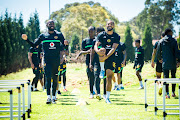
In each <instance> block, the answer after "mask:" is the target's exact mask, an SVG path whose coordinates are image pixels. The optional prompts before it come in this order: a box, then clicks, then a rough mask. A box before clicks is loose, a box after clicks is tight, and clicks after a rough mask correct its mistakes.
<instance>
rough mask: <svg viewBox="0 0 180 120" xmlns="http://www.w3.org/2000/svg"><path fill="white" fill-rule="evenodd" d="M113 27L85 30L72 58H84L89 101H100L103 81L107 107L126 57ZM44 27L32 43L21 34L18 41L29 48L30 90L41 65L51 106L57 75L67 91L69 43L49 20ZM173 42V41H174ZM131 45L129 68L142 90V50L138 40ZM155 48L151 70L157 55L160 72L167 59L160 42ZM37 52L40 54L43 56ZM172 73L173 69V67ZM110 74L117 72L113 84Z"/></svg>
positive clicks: (119, 80)
mask: <svg viewBox="0 0 180 120" xmlns="http://www.w3.org/2000/svg"><path fill="white" fill-rule="evenodd" d="M114 24H115V23H114V22H113V21H111V20H109V21H107V24H106V29H107V30H106V31H105V30H104V28H103V27H98V28H97V29H96V28H95V27H92V26H91V27H89V29H88V32H89V38H86V39H84V40H83V41H82V51H81V52H80V53H79V54H78V56H77V57H76V59H78V58H79V56H80V55H86V66H87V70H86V72H87V76H88V80H89V86H90V97H89V98H90V99H92V98H94V94H96V98H97V99H99V100H101V94H100V80H101V79H104V95H103V98H104V99H105V101H106V103H107V104H111V101H110V99H109V97H110V93H111V89H112V80H113V81H114V84H115V86H114V89H113V90H120V89H124V87H123V85H122V70H123V67H124V66H125V65H126V58H127V54H126V50H125V49H126V46H125V44H124V43H122V42H120V36H119V35H118V34H117V33H116V32H114V30H113V29H114V26H115V25H114ZM47 28H48V32H46V33H43V34H41V35H39V37H38V38H37V39H36V40H35V42H34V43H33V42H31V41H30V40H29V39H28V37H27V35H26V34H23V35H22V38H23V39H24V40H26V41H27V42H28V43H29V44H30V45H31V46H32V47H31V49H30V52H29V54H28V56H29V57H28V58H29V61H30V63H31V67H32V68H33V72H34V74H35V78H34V79H33V82H32V84H34V85H35V89H34V90H35V91H36V90H37V88H36V87H37V81H38V79H42V77H41V75H40V74H39V72H37V71H39V70H40V71H43V69H39V67H38V66H41V67H40V68H42V65H43V68H44V73H45V81H46V85H45V86H46V89H47V97H48V98H47V102H46V103H47V104H50V103H53V104H55V103H56V102H55V101H56V94H57V93H58V88H60V85H61V84H59V85H58V84H57V81H61V75H63V81H64V91H67V90H66V88H65V81H66V75H65V73H66V72H65V71H66V64H65V63H66V55H68V54H69V50H68V44H69V43H68V41H67V40H65V39H64V36H63V34H62V33H60V32H57V31H56V30H55V26H54V21H53V20H49V21H48V22H47ZM169 34H171V33H170V32H169V31H168V32H167V30H166V31H165V36H164V37H163V38H162V40H161V41H163V39H165V40H164V41H168V40H169V39H173V38H172V35H169ZM170 36H171V37H170ZM165 37H166V38H165ZM173 40H174V41H175V39H173ZM174 44H176V45H177V41H176V43H175V42H173V45H174ZM37 46H39V47H37ZM135 46H136V49H135V62H134V67H133V68H134V69H136V75H137V77H138V79H139V83H140V87H139V89H144V86H143V83H142V77H141V70H142V67H143V65H144V49H143V48H142V47H141V46H140V40H135ZM156 46H158V47H154V51H153V57H152V67H154V59H155V56H157V61H160V62H161V63H162V65H161V67H162V69H163V68H164V66H165V65H166V64H167V63H165V64H163V63H164V62H167V60H166V59H168V57H165V58H164V56H166V55H164V54H163V53H164V49H165V48H164V43H163V42H159V43H158V45H157V43H156ZM166 47H167V46H166ZM170 48H171V49H173V50H174V48H176V47H174V46H173V47H170ZM156 49H157V53H156ZM173 50H172V51H173ZM177 50H178V48H177ZM177 50H175V51H176V53H172V55H174V54H175V61H176V58H178V56H177V55H176V54H178V51H177ZM37 51H38V52H37ZM39 51H42V53H43V57H42V55H41V54H40V52H39ZM33 56H36V58H37V61H36V62H33V60H32V57H33ZM171 57H172V56H171ZM41 59H43V60H41ZM173 60H174V59H173ZM173 60H172V61H173ZM172 61H170V62H172ZM41 62H44V63H41ZM173 62H174V61H173ZM158 64H159V63H157V68H158ZM168 64H169V63H168ZM175 65H176V63H175ZM158 69H159V68H158ZM168 69H170V70H171V73H174V74H175V72H174V71H173V70H172V69H171V68H168ZM173 69H174V68H173ZM156 70H157V69H156ZM174 70H176V68H175V69H174ZM157 72H158V71H157ZM163 72H164V74H165V73H166V75H164V77H169V76H168V75H167V74H169V73H168V70H167V67H165V70H164V69H163ZM57 73H58V74H57ZM114 73H117V82H116V80H115V77H114ZM157 77H158V78H159V74H158V73H157ZM172 77H175V76H172ZM58 79H59V80H58ZM51 80H52V81H53V84H52V98H51V95H50V88H51ZM60 83H61V82H60ZM41 84H42V87H43V88H44V85H43V83H42V82H41ZM94 84H95V86H94ZM174 91H175V90H174V89H173V95H174V96H175V93H174ZM59 93H60V91H59ZM167 95H169V92H167Z"/></svg>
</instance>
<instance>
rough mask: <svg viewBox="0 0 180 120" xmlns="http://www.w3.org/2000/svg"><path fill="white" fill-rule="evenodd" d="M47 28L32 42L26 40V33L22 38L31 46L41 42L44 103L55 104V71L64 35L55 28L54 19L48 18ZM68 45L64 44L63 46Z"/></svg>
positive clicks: (60, 54) (60, 56)
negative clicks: (44, 88) (43, 71)
mask: <svg viewBox="0 0 180 120" xmlns="http://www.w3.org/2000/svg"><path fill="white" fill-rule="evenodd" d="M46 26H47V28H48V32H45V33H43V34H40V35H39V37H38V40H37V41H36V42H35V43H33V42H31V41H29V40H28V37H27V35H26V34H22V38H23V39H24V40H26V41H27V42H28V43H29V44H30V45H31V46H32V47H36V46H37V45H39V44H41V42H42V47H43V51H44V61H45V63H44V66H45V76H46V87H47V97H48V98H47V102H46V104H50V103H51V102H52V103H53V104H56V102H55V93H56V87H57V75H56V74H57V73H58V67H59V65H60V59H62V50H64V48H62V47H61V43H62V44H64V41H65V39H64V36H63V34H62V33H60V32H58V31H56V30H55V26H54V21H53V20H48V21H47V23H46ZM66 47H68V45H66V44H65V48H66ZM51 78H52V79H53V87H52V88H53V89H52V101H51V95H50V87H51Z"/></svg>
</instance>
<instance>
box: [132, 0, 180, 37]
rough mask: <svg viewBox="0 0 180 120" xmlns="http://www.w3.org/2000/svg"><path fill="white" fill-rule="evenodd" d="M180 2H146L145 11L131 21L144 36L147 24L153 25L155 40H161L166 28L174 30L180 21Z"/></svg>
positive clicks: (169, 0) (158, 0)
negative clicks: (179, 5) (174, 26)
mask: <svg viewBox="0 0 180 120" xmlns="http://www.w3.org/2000/svg"><path fill="white" fill-rule="evenodd" d="M178 1H179V0H146V1H145V8H144V10H143V11H142V12H141V13H140V14H139V15H138V16H137V17H135V18H134V19H132V20H131V21H132V22H133V23H134V24H135V25H136V26H138V28H139V30H140V31H141V32H140V33H141V34H143V31H144V29H145V26H146V23H149V24H150V25H151V30H152V37H153V39H160V38H161V33H162V32H163V31H164V30H165V29H166V28H171V29H173V24H177V23H178V21H179V19H180V13H179V8H178Z"/></svg>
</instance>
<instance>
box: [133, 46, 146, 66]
mask: <svg viewBox="0 0 180 120" xmlns="http://www.w3.org/2000/svg"><path fill="white" fill-rule="evenodd" d="M136 63H140V64H144V49H143V47H141V46H140V47H139V48H136V49H135V64H136Z"/></svg>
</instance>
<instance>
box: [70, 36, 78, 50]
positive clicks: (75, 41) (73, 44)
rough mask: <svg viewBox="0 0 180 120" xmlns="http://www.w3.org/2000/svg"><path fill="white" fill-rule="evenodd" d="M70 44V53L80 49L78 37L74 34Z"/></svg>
mask: <svg viewBox="0 0 180 120" xmlns="http://www.w3.org/2000/svg"><path fill="white" fill-rule="evenodd" d="M70 46H71V53H74V52H75V50H80V42H79V37H78V36H77V35H76V34H73V36H72V40H71V43H70Z"/></svg>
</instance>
